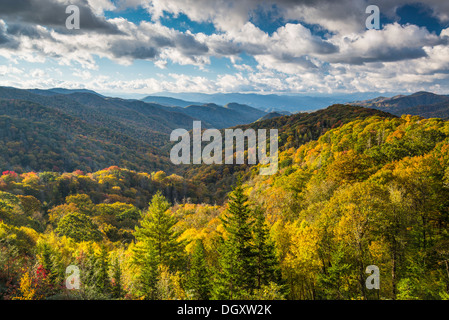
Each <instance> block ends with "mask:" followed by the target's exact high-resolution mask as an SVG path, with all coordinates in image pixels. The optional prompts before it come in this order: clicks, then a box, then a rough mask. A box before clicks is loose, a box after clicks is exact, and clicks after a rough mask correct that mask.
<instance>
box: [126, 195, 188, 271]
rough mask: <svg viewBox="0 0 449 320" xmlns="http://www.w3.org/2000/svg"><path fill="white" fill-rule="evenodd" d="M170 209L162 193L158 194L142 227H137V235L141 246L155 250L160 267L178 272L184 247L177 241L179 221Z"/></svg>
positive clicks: (151, 203)
mask: <svg viewBox="0 0 449 320" xmlns="http://www.w3.org/2000/svg"><path fill="white" fill-rule="evenodd" d="M169 208H170V203H169V202H168V201H167V200H166V199H165V197H164V196H163V195H162V193H160V192H158V193H156V195H154V197H153V199H152V200H151V202H150V206H149V208H148V211H147V212H146V214H145V216H144V218H143V220H142V222H141V227H140V228H139V227H136V233H135V234H136V239H137V241H138V242H140V244H141V245H142V244H144V245H145V246H147V245H148V246H150V247H152V248H153V249H154V250H155V253H156V257H155V258H156V261H157V263H158V265H165V266H168V267H169V268H170V269H171V270H176V269H178V268H179V267H180V265H179V264H180V260H181V252H182V246H181V244H180V243H179V242H178V241H177V238H178V234H177V233H176V232H175V231H174V230H173V226H174V225H175V224H176V222H177V221H176V219H175V217H174V216H173V215H172V214H171V213H170V212H169V211H168V209H169Z"/></svg>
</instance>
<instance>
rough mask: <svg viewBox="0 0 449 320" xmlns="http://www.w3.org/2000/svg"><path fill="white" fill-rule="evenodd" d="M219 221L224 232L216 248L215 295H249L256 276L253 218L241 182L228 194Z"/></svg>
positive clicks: (222, 297)
mask: <svg viewBox="0 0 449 320" xmlns="http://www.w3.org/2000/svg"><path fill="white" fill-rule="evenodd" d="M222 222H223V226H224V228H225V230H226V235H225V238H224V239H223V241H222V244H221V247H220V250H219V251H220V252H219V255H220V256H219V270H218V275H217V278H216V282H215V287H214V298H217V299H244V298H247V297H249V296H251V294H252V291H253V290H254V288H255V286H256V283H255V279H256V278H255V259H254V258H255V255H254V248H253V243H252V240H253V238H252V225H253V222H254V221H253V219H252V218H251V210H250V208H249V205H248V198H247V196H245V194H244V193H243V187H242V186H241V184H239V185H237V186H236V187H235V188H234V190H233V191H232V192H231V194H230V195H229V203H228V208H227V213H226V214H225V216H224V217H223V218H222Z"/></svg>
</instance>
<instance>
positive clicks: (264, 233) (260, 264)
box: [254, 207, 281, 289]
mask: <svg viewBox="0 0 449 320" xmlns="http://www.w3.org/2000/svg"><path fill="white" fill-rule="evenodd" d="M254 217H255V223H254V253H255V261H256V262H255V263H256V286H257V288H258V289H260V288H261V287H262V286H268V285H269V284H270V282H273V283H276V284H280V280H281V275H280V269H279V264H278V261H277V258H276V253H275V247H274V244H273V243H272V242H271V241H270V238H269V230H268V227H267V225H266V222H265V216H264V214H263V211H262V210H261V209H260V208H259V207H258V208H256V209H255V210H254Z"/></svg>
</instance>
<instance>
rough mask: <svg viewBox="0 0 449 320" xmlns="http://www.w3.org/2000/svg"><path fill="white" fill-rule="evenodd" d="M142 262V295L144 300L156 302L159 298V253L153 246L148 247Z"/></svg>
mask: <svg viewBox="0 0 449 320" xmlns="http://www.w3.org/2000/svg"><path fill="white" fill-rule="evenodd" d="M140 262H141V266H140V275H139V277H138V284H139V291H140V294H141V295H142V296H143V298H144V299H147V300H155V299H157V298H158V292H157V282H158V278H159V268H158V260H157V251H156V250H155V249H154V248H153V247H152V246H151V245H147V246H146V250H145V251H143V255H142V257H141V260H140Z"/></svg>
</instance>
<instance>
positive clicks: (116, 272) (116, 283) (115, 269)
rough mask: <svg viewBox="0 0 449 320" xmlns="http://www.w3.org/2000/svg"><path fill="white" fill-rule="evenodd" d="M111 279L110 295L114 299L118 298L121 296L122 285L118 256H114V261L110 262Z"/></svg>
mask: <svg viewBox="0 0 449 320" xmlns="http://www.w3.org/2000/svg"><path fill="white" fill-rule="evenodd" d="M112 279H113V283H112V296H113V297H114V298H116V299H120V298H121V297H122V296H123V285H122V269H121V266H120V261H119V258H118V257H115V259H114V263H113V264H112Z"/></svg>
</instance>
